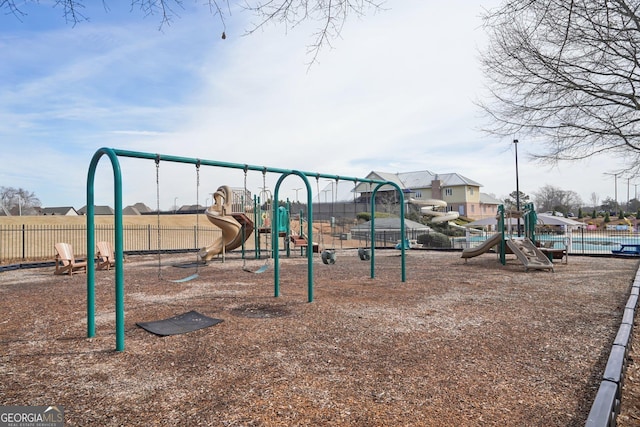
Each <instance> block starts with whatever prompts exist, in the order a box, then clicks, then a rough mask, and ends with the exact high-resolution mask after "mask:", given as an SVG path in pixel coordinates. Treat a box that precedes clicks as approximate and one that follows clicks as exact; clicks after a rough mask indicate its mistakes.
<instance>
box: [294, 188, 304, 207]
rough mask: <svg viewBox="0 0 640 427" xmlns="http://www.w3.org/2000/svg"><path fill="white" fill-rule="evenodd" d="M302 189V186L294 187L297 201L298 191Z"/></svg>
mask: <svg viewBox="0 0 640 427" xmlns="http://www.w3.org/2000/svg"><path fill="white" fill-rule="evenodd" d="M300 190H302V188H294V189H293V191H295V192H296V203H298V191H300Z"/></svg>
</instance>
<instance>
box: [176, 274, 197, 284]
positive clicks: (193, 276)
mask: <svg viewBox="0 0 640 427" xmlns="http://www.w3.org/2000/svg"><path fill="white" fill-rule="evenodd" d="M198 277H200V275H199V274H198V273H194V274H192V275H191V276H187V277H185V278H183V279H177V280H169V281H170V282H173V283H183V282H188V281H190V280H193V279H197V278H198Z"/></svg>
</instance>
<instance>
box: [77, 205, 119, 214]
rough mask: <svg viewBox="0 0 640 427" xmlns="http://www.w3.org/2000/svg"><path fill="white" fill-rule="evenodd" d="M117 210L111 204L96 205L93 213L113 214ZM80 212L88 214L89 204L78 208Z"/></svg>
mask: <svg viewBox="0 0 640 427" xmlns="http://www.w3.org/2000/svg"><path fill="white" fill-rule="evenodd" d="M114 213H115V211H114V210H113V208H112V207H111V206H94V207H93V214H94V215H113V214H114ZM78 214H80V215H86V214H87V205H84V206H83V207H81V208H80V209H79V210H78Z"/></svg>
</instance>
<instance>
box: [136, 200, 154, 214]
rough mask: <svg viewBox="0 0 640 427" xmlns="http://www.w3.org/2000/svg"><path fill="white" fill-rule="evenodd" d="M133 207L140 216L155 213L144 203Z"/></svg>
mask: <svg viewBox="0 0 640 427" xmlns="http://www.w3.org/2000/svg"><path fill="white" fill-rule="evenodd" d="M132 207H133V208H134V209H135V210H137V211H138V212H139V213H140V214H146V213H150V212H153V211H152V210H151V208H150V207H149V206H147V205H145V204H144V203H141V202H138V203H136V204H135V205H133V206H132Z"/></svg>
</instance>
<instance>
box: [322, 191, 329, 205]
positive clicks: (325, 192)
mask: <svg viewBox="0 0 640 427" xmlns="http://www.w3.org/2000/svg"><path fill="white" fill-rule="evenodd" d="M329 191H331V190H322V192H323V193H324V203H325V204H326V203H327V193H328V192H329Z"/></svg>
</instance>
